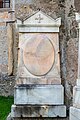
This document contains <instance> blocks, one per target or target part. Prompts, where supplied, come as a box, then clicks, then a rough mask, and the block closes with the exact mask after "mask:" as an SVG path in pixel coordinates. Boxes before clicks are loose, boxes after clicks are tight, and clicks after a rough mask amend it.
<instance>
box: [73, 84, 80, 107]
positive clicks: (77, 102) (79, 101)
mask: <svg viewBox="0 0 80 120" xmlns="http://www.w3.org/2000/svg"><path fill="white" fill-rule="evenodd" d="M73 106H75V107H77V108H80V86H75V87H74V89H73Z"/></svg>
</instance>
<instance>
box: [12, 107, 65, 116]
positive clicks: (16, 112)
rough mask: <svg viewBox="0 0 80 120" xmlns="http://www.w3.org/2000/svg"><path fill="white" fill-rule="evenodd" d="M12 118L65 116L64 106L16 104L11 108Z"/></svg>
mask: <svg viewBox="0 0 80 120" xmlns="http://www.w3.org/2000/svg"><path fill="white" fill-rule="evenodd" d="M11 117H12V118H16V117H17V118H20V117H23V118H26V117H66V106H46V105H44V106H16V105H12V108H11Z"/></svg>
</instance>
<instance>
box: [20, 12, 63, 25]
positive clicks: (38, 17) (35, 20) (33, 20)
mask: <svg viewBox="0 0 80 120" xmlns="http://www.w3.org/2000/svg"><path fill="white" fill-rule="evenodd" d="M22 23H23V25H28V26H29V25H30V26H36V25H37V26H41V25H42V26H46V25H48V26H49V25H50V26H60V25H61V18H57V19H56V20H55V19H53V18H51V17H50V16H48V15H46V14H45V13H44V12H42V11H38V12H36V13H35V14H33V15H31V16H30V17H28V18H25V19H24V20H23V22H22ZM18 24H20V20H18Z"/></svg>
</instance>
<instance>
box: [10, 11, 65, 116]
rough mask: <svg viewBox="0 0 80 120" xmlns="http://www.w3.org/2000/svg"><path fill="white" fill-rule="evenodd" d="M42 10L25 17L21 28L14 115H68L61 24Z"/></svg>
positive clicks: (21, 22)
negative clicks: (61, 55)
mask: <svg viewBox="0 0 80 120" xmlns="http://www.w3.org/2000/svg"><path fill="white" fill-rule="evenodd" d="M60 25H61V18H58V19H56V20H54V19H53V18H51V17H50V16H48V15H46V14H45V13H43V12H42V11H37V12H36V13H35V14H33V15H31V16H30V17H28V18H25V20H24V21H21V20H19V19H17V25H16V26H17V28H18V30H19V48H18V72H17V80H16V85H15V88H14V105H12V109H11V117H12V118H21V117H22V118H26V117H57V116H58V117H66V106H65V105H64V87H63V86H62V85H61V77H60V54H59V27H60Z"/></svg>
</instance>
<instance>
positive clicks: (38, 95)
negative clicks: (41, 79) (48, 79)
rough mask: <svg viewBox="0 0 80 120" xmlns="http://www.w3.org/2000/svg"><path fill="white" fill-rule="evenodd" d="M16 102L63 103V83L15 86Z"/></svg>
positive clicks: (20, 103) (17, 103) (22, 103)
mask: <svg viewBox="0 0 80 120" xmlns="http://www.w3.org/2000/svg"><path fill="white" fill-rule="evenodd" d="M14 104H16V105H26V104H27V105H28V104H32V105H35V104H37V105H38V104H40V105H44V104H46V105H63V104H64V88H63V86H62V85H22V86H15V88H14Z"/></svg>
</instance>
